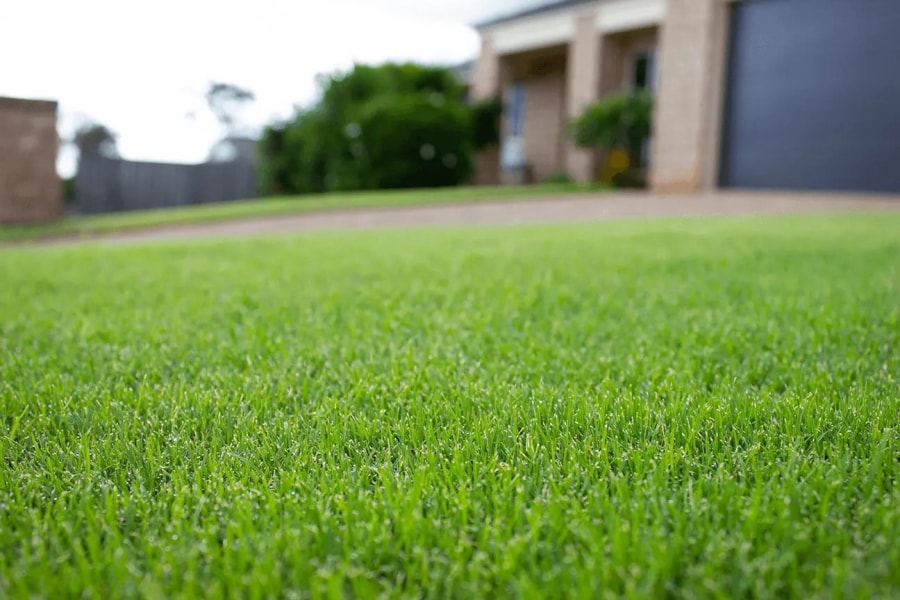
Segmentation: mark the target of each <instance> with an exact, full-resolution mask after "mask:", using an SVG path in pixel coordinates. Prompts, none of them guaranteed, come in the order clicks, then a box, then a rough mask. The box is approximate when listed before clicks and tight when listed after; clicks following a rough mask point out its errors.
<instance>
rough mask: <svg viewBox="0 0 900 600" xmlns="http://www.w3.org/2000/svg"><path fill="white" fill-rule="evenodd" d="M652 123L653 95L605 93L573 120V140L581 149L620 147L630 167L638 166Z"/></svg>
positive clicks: (618, 148) (644, 92) (616, 148)
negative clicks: (607, 94)
mask: <svg viewBox="0 0 900 600" xmlns="http://www.w3.org/2000/svg"><path fill="white" fill-rule="evenodd" d="M652 124H653V96H651V95H650V93H649V92H646V91H640V92H637V93H635V94H620V95H615V96H608V97H606V98H604V99H603V100H600V101H599V102H596V103H595V104H592V105H590V106H588V107H587V108H586V109H585V111H584V112H583V113H582V114H581V116H580V117H578V118H577V119H575V120H574V121H573V123H572V134H573V137H574V139H575V143H576V144H577V145H578V146H580V147H582V148H598V149H603V150H608V151H611V150H622V151H624V152H627V153H628V156H629V160H630V163H631V165H630V166H631V168H635V167H637V166H638V165H640V152H641V146H642V144H643V143H644V140H646V139H647V138H648V137H649V136H650V132H651V129H652Z"/></svg>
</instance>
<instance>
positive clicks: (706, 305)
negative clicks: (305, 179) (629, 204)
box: [0, 215, 900, 599]
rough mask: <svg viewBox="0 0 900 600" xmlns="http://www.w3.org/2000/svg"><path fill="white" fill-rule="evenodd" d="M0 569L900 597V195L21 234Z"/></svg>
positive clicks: (210, 588)
mask: <svg viewBox="0 0 900 600" xmlns="http://www.w3.org/2000/svg"><path fill="white" fill-rule="evenodd" d="M0 281H2V282H3V285H2V286H0V406H2V430H0V452H2V456H3V458H4V460H3V462H2V465H0V597H9V598H19V597H26V596H30V597H47V598H61V597H75V596H79V597H96V598H107V597H119V596H122V597H151V598H170V597H198V598H216V597H223V596H230V597H240V598H267V597H286V598H307V597H309V598H328V597H331V598H339V597H358V598H368V597H374V596H376V595H380V594H383V595H385V596H387V597H408V598H418V597H423V596H427V597H447V598H476V597H485V598H504V597H545V598H565V597H572V598H601V597H610V598H613V597H621V596H625V597H631V598H648V597H650V598H653V597H659V598H703V597H718V598H749V597H771V598H785V597H798V598H804V599H810V598H855V597H882V598H888V597H893V598H897V597H900V542H898V540H900V487H898V482H897V477H898V474H900V416H898V415H900V217H898V215H875V216H841V217H837V216H827V217H825V216H818V217H802V218H800V217H790V218H758V219H742V220H727V219H706V220H700V219H698V220H671V221H665V220H660V221H649V222H610V223H603V224H592V225H578V226H572V225H566V226H544V227H524V228H483V229H428V230H415V231H374V232H364V233H320V234H314V235H306V236H298V237H284V238H270V239H242V240H227V241H216V240H204V241H194V242H180V243H177V244H152V245H145V246H142V245H132V246H121V247H103V246H100V245H82V246H77V247H56V248H13V249H6V250H3V251H0Z"/></svg>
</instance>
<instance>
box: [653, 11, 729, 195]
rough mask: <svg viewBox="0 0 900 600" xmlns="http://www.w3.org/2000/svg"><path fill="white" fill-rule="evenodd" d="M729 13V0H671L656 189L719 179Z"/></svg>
mask: <svg viewBox="0 0 900 600" xmlns="http://www.w3.org/2000/svg"><path fill="white" fill-rule="evenodd" d="M726 16H727V15H726V3H725V2H723V0H669V7H668V15H667V17H666V22H665V24H664V25H663V28H662V36H661V42H660V52H659V54H660V66H659V68H660V75H661V82H660V89H659V94H658V96H657V104H656V114H655V117H654V124H655V125H654V129H655V132H654V139H653V157H652V163H651V165H652V172H651V174H650V178H651V183H652V186H653V188H654V189H655V190H658V191H663V192H666V191H672V192H691V191H698V190H701V189H703V188H706V187H709V186H711V185H713V184H714V182H715V170H716V168H717V164H718V161H717V156H716V155H717V153H718V143H717V141H716V138H717V136H718V126H717V125H716V124H717V123H718V121H719V116H720V110H721V108H720V104H721V95H722V85H723V84H722V80H723V76H722V72H723V66H722V65H723V63H724V54H725V28H726Z"/></svg>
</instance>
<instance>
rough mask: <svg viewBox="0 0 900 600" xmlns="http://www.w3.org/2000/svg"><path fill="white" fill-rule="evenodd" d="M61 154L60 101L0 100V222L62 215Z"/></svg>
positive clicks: (26, 220) (18, 221)
mask: <svg viewBox="0 0 900 600" xmlns="http://www.w3.org/2000/svg"><path fill="white" fill-rule="evenodd" d="M58 149H59V136H58V135H57V133H56V102H47V101H43V100H24V99H20V98H0V223H35V222H41V221H52V220H53V219H56V218H59V217H60V216H62V213H63V194H62V182H61V181H60V179H59V176H58V175H57V174H56V153H57V150H58Z"/></svg>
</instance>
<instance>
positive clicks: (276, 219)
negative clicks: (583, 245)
mask: <svg viewBox="0 0 900 600" xmlns="http://www.w3.org/2000/svg"><path fill="white" fill-rule="evenodd" d="M887 211H900V197H891V196H865V195H825V194H797V193H790V194H788V193H748V192H741V193H734V192H717V193H706V194H684V195H670V194H666V195H660V194H648V193H639V192H613V193H599V194H592V195H586V196H583V197H581V196H579V197H573V196H569V197H562V198H542V199H527V200H508V201H498V202H477V203H461V204H441V205H428V206H407V207H398V208H364V209H354V210H342V211H328V212H319V213H306V214H297V215H282V216H272V217H260V218H253V219H243V220H239V221H227V222H217V223H198V224H190V225H173V226H165V227H158V228H153V229H143V230H132V231H124V232H120V233H115V234H110V235H107V236H104V237H103V238H101V239H100V241H104V242H113V243H121V242H138V241H153V240H177V239H194V238H204V237H237V236H252V235H270V234H286V233H294V232H302V231H314V230H342V229H372V228H385V227H401V228H402V227H422V226H447V225H515V224H524V223H551V222H585V221H602V220H609V219H630V218H649V217H695V216H749V215H783V214H806V213H840V212H887ZM72 241H73V240H55V241H54V242H51V243H67V242H72Z"/></svg>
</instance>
